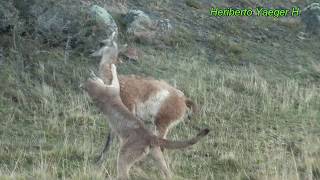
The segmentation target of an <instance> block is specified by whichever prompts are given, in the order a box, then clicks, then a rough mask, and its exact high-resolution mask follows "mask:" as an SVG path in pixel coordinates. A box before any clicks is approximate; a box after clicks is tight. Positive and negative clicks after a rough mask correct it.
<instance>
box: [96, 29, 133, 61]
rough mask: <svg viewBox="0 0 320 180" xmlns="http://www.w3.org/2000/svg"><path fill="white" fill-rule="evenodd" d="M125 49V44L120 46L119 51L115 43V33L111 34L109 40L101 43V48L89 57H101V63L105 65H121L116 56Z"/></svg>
mask: <svg viewBox="0 0 320 180" xmlns="http://www.w3.org/2000/svg"><path fill="white" fill-rule="evenodd" d="M126 47H127V44H125V45H122V46H120V49H119V47H118V43H117V42H116V32H113V33H112V34H111V36H110V37H109V38H107V39H105V40H102V41H101V48H100V49H99V50H97V51H95V52H94V53H92V54H91V56H94V57H102V58H101V63H105V64H118V63H122V62H121V61H120V60H119V58H118V54H119V52H120V51H123V50H124V49H126Z"/></svg>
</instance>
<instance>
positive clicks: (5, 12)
mask: <svg viewBox="0 0 320 180" xmlns="http://www.w3.org/2000/svg"><path fill="white" fill-rule="evenodd" d="M17 17H18V16H17V10H16V8H15V7H14V6H13V5H12V3H10V2H6V1H5V0H0V32H7V31H9V30H10V28H11V27H13V26H14V25H15V24H16V23H17Z"/></svg>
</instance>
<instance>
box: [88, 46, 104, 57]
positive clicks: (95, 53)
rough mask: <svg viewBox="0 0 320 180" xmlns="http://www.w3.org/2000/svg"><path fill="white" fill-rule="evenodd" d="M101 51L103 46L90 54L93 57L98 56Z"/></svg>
mask: <svg viewBox="0 0 320 180" xmlns="http://www.w3.org/2000/svg"><path fill="white" fill-rule="evenodd" d="M103 51H104V47H102V48H100V49H98V50H96V51H95V52H93V53H92V54H91V56H93V57H100V56H102V55H103Z"/></svg>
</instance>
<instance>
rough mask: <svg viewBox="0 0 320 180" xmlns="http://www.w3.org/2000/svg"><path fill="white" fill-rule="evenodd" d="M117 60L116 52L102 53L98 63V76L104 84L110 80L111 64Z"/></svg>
mask: <svg viewBox="0 0 320 180" xmlns="http://www.w3.org/2000/svg"><path fill="white" fill-rule="evenodd" d="M116 60H117V55H116V54H104V55H103V56H102V59H101V62H100V64H99V76H100V78H101V79H102V80H103V82H104V83H105V84H110V83H111V80H112V73H111V64H112V63H115V62H116Z"/></svg>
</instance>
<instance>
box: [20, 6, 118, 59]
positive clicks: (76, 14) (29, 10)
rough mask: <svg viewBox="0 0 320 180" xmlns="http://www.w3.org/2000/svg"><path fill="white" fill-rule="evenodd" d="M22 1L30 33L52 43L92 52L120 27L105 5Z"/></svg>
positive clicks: (42, 40)
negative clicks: (24, 2) (103, 6)
mask: <svg viewBox="0 0 320 180" xmlns="http://www.w3.org/2000/svg"><path fill="white" fill-rule="evenodd" d="M15 1H17V2H19V4H17V5H19V9H21V10H20V11H23V12H24V13H25V16H23V17H22V18H25V20H26V22H28V24H29V25H28V26H30V27H33V29H31V30H30V31H31V34H33V36H35V38H36V39H38V40H40V41H41V42H43V43H47V44H49V45H51V46H61V47H64V48H66V47H70V48H79V51H81V52H83V51H84V52H87V53H90V52H92V50H94V49H96V48H97V47H99V42H100V41H101V40H103V39H106V38H108V37H109V36H110V35H111V33H112V32H114V31H116V32H118V27H117V25H116V23H115V21H114V19H113V18H112V16H111V15H110V14H109V13H108V12H107V11H106V10H105V9H104V8H102V7H100V6H97V5H93V6H89V5H86V4H84V3H81V1H78V0H68V1H58V2H57V1H49V0H48V1H42V0H33V1H30V2H33V3H32V4H30V3H29V4H28V3H27V4H23V3H21V2H23V1H25V0H15Z"/></svg>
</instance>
